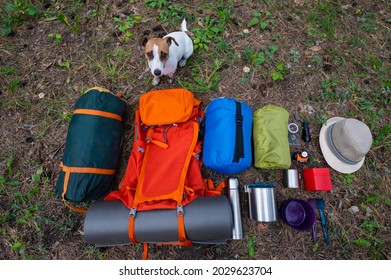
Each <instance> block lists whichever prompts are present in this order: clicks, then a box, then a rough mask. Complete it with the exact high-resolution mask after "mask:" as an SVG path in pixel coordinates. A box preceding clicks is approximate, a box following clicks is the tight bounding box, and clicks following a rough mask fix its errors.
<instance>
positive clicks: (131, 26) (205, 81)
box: [0, 0, 391, 259]
mask: <svg viewBox="0 0 391 280" xmlns="http://www.w3.org/2000/svg"><path fill="white" fill-rule="evenodd" d="M23 2H24V3H26V2H27V4H23ZM133 2H134V3H133ZM183 17H186V18H187V21H188V28H189V29H190V31H192V33H193V36H192V38H193V40H194V42H195V45H196V47H197V49H196V50H195V52H194V54H193V56H192V57H191V59H190V60H189V61H188V64H187V65H186V67H184V68H181V69H180V70H179V71H178V72H177V74H176V80H175V81H174V83H173V84H172V85H170V84H168V83H167V81H166V80H165V79H163V80H162V81H161V83H160V85H159V86H157V87H153V86H152V76H151V74H150V73H149V71H148V69H147V68H146V61H145V58H144V55H143V54H142V52H141V50H140V47H139V40H140V39H141V38H142V37H143V36H163V35H165V34H166V33H168V32H171V31H173V30H177V29H178V28H179V27H180V22H181V20H182V18H183ZM61 19H62V20H61ZM390 20H391V18H390V3H389V2H388V1H351V0H350V1H348V0H345V1H301V0H294V1H293V0H292V1H273V0H268V1H247V0H245V1H235V0H231V1H203V0H196V1H190V2H189V1H165V0H156V1H153V0H147V1H104V0H102V1H71V0H69V1H50V0H43V1H5V0H2V1H0V24H1V27H2V29H3V33H4V34H3V35H5V36H2V37H0V147H1V148H0V240H1V242H0V259H139V258H141V256H142V251H143V248H142V246H139V245H129V246H122V247H115V248H114V247H113V248H95V247H93V246H91V245H89V244H87V243H86V242H85V241H84V239H83V222H84V216H82V215H79V214H75V213H72V212H70V211H69V210H68V209H66V208H65V207H64V205H63V204H62V201H61V200H60V199H59V198H57V197H56V195H55V193H54V185H55V183H56V180H57V178H58V174H59V172H60V167H59V163H60V161H61V157H62V154H63V147H64V142H65V138H66V134H67V128H68V124H69V121H70V118H71V114H72V111H73V105H74V103H75V101H76V100H77V98H78V97H80V95H81V94H82V93H83V92H84V91H85V90H87V89H88V88H90V87H93V86H101V87H104V88H107V89H110V90H111V91H113V92H121V93H122V94H123V95H124V97H125V100H126V102H127V105H128V117H127V120H126V125H125V134H124V137H123V145H122V150H123V156H122V158H121V168H120V175H119V179H120V177H121V176H122V174H123V173H124V168H125V166H126V162H127V158H128V156H129V153H130V149H131V146H132V140H133V134H132V122H133V112H134V110H135V108H136V106H137V102H138V99H139V97H140V95H141V94H142V93H145V92H147V91H150V90H152V89H164V88H172V87H184V88H187V89H189V90H191V91H192V92H194V94H195V96H196V97H197V98H198V99H201V100H203V101H204V105H205V106H206V105H207V104H208V102H209V101H211V100H212V99H214V98H216V97H220V96H228V97H233V98H237V99H239V100H242V101H245V102H247V103H248V104H249V105H251V106H252V108H253V109H254V110H256V109H259V108H261V107H263V106H265V105H267V104H275V105H278V106H281V107H284V108H285V109H286V110H287V111H288V112H289V113H290V120H291V121H296V122H297V123H300V122H301V120H303V119H307V120H308V121H309V122H310V129H311V136H312V140H311V142H309V143H304V142H301V147H292V149H291V151H292V152H294V151H297V150H298V149H305V150H307V151H308V152H309V153H310V155H311V156H312V161H311V162H310V163H308V164H307V166H306V167H309V166H312V167H327V164H326V162H325V160H324V158H323V156H322V154H321V151H320V148H319V144H318V143H319V142H318V133H319V131H320V128H321V125H322V123H324V122H325V121H326V120H327V119H328V118H330V117H334V116H342V117H353V118H358V119H360V120H362V121H364V122H365V123H367V124H368V126H369V127H370V128H371V131H372V134H373V137H374V141H373V145H372V149H371V151H370V152H369V153H368V155H367V157H366V159H365V163H364V166H363V167H362V168H361V169H360V170H359V171H358V172H356V173H354V174H349V175H342V174H340V173H338V172H336V171H334V170H331V176H332V182H333V191H331V192H326V193H312V192H311V193H310V192H306V191H304V190H297V191H292V190H286V189H284V188H283V187H282V172H281V171H280V170H260V169H256V168H254V167H251V168H250V169H249V170H247V171H245V172H243V173H241V174H239V175H238V178H239V180H240V183H241V185H243V184H246V183H254V182H256V181H268V182H274V183H275V184H276V186H277V200H278V202H279V203H282V202H283V201H284V200H286V199H288V198H294V197H295V198H303V199H308V198H314V197H322V198H324V199H325V201H326V213H327V217H328V221H329V223H328V226H329V231H330V238H331V244H330V245H329V246H326V245H325V243H324V242H323V236H322V233H321V230H320V222H319V221H318V223H317V226H318V238H319V243H318V244H316V245H314V244H313V243H312V240H311V233H310V232H298V231H295V230H293V229H291V228H289V227H288V226H286V225H285V224H284V223H283V222H282V221H281V220H280V221H278V222H275V223H270V224H259V223H255V222H253V221H250V220H249V218H248V211H247V199H246V197H245V195H244V194H243V193H242V204H243V205H242V214H243V223H244V229H245V231H244V233H245V234H244V239H243V240H240V241H229V242H228V244H226V245H193V246H192V247H191V248H180V247H175V246H166V247H156V246H150V251H149V258H151V259H389V258H390V257H391V250H390V249H391V235H390V226H391V220H390V217H391V184H390V177H391V173H390V169H389V168H390V149H391V144H390V142H391V138H390V131H391V127H390V98H391V95H390V54H391V52H390V28H391V24H390ZM297 167H298V168H300V169H302V168H303V167H304V165H298V166H297ZM203 172H204V175H205V177H212V178H213V179H214V181H215V183H218V182H219V181H221V180H222V179H224V178H225V177H224V176H223V175H219V174H217V173H214V172H213V171H211V170H206V169H204V170H203ZM119 179H118V180H119Z"/></svg>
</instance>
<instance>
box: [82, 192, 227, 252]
mask: <svg viewBox="0 0 391 280" xmlns="http://www.w3.org/2000/svg"><path fill="white" fill-rule="evenodd" d="M184 221H185V231H186V236H187V237H188V238H189V239H190V240H192V241H193V242H195V243H210V244H215V243H225V242H226V240H227V239H230V238H231V235H232V228H233V216H232V208H231V204H230V202H229V200H228V198H227V197H226V196H209V197H199V198H196V199H195V200H193V201H192V202H191V203H190V204H188V205H187V206H185V207H184ZM128 224H129V209H128V208H127V207H126V206H125V205H124V204H123V203H122V202H121V201H120V200H105V201H97V202H95V203H93V204H92V205H91V206H90V207H89V209H88V212H87V215H86V218H85V222H84V239H85V240H86V242H87V243H90V244H94V245H95V246H97V247H107V246H119V245H126V244H130V243H131V242H130V240H129V236H128ZM134 231H135V237H136V240H137V241H138V242H146V243H160V242H175V241H178V217H177V213H176V209H172V210H171V209H170V210H167V209H165V210H150V211H139V212H137V215H136V218H135V225H134Z"/></svg>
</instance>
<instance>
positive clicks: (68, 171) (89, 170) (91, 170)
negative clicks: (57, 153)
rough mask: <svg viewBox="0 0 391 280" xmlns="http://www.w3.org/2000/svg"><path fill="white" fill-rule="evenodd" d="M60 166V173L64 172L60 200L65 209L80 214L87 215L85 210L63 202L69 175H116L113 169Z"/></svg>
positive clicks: (61, 164)
mask: <svg viewBox="0 0 391 280" xmlns="http://www.w3.org/2000/svg"><path fill="white" fill-rule="evenodd" d="M60 166H61V168H62V171H64V172H65V177H64V186H63V190H62V194H61V197H62V200H63V202H64V204H65V206H66V207H68V208H69V209H71V210H73V211H75V212H77V213H80V214H85V213H87V210H86V209H84V208H79V207H74V206H72V205H70V204H69V203H67V201H66V200H65V194H66V193H67V190H68V184H69V178H70V176H71V173H92V174H101V175H114V174H115V173H116V170H115V169H104V168H93V167H72V166H66V165H64V164H63V163H60Z"/></svg>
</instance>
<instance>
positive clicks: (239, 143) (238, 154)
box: [233, 101, 244, 162]
mask: <svg viewBox="0 0 391 280" xmlns="http://www.w3.org/2000/svg"><path fill="white" fill-rule="evenodd" d="M235 119H236V136H235V152H234V158H233V162H239V160H240V159H241V158H244V140H243V115H242V106H241V104H240V102H238V101H236V115H235Z"/></svg>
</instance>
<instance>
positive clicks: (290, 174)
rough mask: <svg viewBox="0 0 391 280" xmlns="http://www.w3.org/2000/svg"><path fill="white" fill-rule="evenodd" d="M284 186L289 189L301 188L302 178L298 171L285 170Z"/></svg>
mask: <svg viewBox="0 0 391 280" xmlns="http://www.w3.org/2000/svg"><path fill="white" fill-rule="evenodd" d="M282 184H283V186H284V187H285V188H288V189H298V188H300V178H299V172H298V171H297V169H285V170H284V171H283V176H282Z"/></svg>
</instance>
